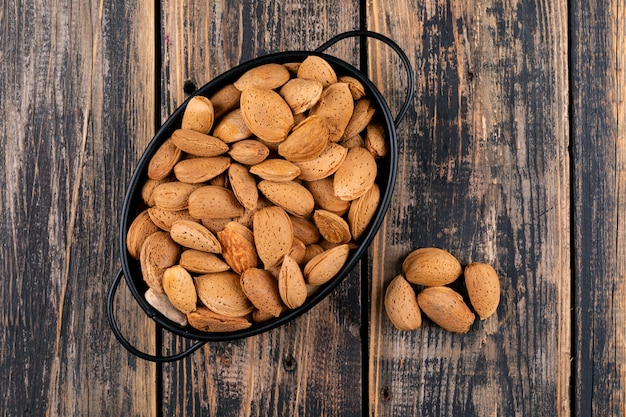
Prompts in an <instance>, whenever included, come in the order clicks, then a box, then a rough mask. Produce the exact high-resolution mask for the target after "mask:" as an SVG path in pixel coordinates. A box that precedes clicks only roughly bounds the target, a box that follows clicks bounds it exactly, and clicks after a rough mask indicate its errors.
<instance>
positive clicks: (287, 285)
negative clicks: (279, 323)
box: [278, 255, 307, 309]
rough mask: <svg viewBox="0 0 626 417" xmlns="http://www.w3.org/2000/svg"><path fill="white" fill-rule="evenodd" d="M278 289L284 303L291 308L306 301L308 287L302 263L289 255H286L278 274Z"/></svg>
mask: <svg viewBox="0 0 626 417" xmlns="http://www.w3.org/2000/svg"><path fill="white" fill-rule="evenodd" d="M278 291H279V293H280V298H281V299H282V300H283V303H285V305H286V306H287V307H289V308H291V309H295V308H298V307H300V306H301V305H302V304H304V302H305V301H306V297H307V288H306V283H305V282H304V276H303V275H302V269H300V265H298V263H297V262H296V261H295V260H294V259H293V258H292V257H291V256H289V255H287V256H285V259H284V260H283V263H282V266H281V267H280V272H279V274H278Z"/></svg>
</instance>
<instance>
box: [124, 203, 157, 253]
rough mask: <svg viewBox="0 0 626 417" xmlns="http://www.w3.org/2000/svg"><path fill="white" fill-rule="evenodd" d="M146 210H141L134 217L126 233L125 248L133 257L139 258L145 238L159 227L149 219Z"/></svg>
mask: <svg viewBox="0 0 626 417" xmlns="http://www.w3.org/2000/svg"><path fill="white" fill-rule="evenodd" d="M148 210H149V209H146V210H144V211H142V212H141V213H139V214H138V215H137V217H135V219H134V220H133V222H132V223H131V224H130V227H129V228H128V232H127V233H126V249H127V250H128V253H130V256H132V257H133V258H135V259H139V255H140V253H141V246H142V245H143V242H145V240H146V238H147V237H148V236H150V235H151V234H152V233H154V232H158V231H159V227H158V226H157V225H156V224H154V222H153V221H152V220H151V219H150V215H149V214H148Z"/></svg>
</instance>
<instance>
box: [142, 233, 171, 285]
mask: <svg viewBox="0 0 626 417" xmlns="http://www.w3.org/2000/svg"><path fill="white" fill-rule="evenodd" d="M179 256H180V246H178V245H177V244H176V242H174V241H173V240H172V238H171V237H170V235H169V234H168V233H167V232H155V233H153V234H151V235H150V236H148V237H147V238H146V240H145V241H144V242H143V245H142V246H141V253H140V254H139V261H140V265H141V274H142V276H143V280H144V281H145V282H146V284H148V286H149V287H150V288H152V289H154V290H155V291H156V292H160V293H162V292H163V272H165V270H166V269H167V268H169V267H170V266H173V265H175V264H176V263H177V262H178V258H179Z"/></svg>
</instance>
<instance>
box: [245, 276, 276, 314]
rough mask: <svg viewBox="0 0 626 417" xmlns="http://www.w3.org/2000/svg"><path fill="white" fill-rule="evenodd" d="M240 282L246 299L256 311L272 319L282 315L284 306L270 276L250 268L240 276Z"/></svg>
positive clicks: (274, 282)
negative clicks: (267, 314) (264, 313)
mask: <svg viewBox="0 0 626 417" xmlns="http://www.w3.org/2000/svg"><path fill="white" fill-rule="evenodd" d="M240 281H241V288H243V292H244V293H245V294H246V297H248V299H249V300H250V302H251V303H252V304H254V306H255V307H256V308H257V309H259V310H260V311H263V312H266V313H269V314H270V315H271V316H272V317H278V316H279V315H280V314H281V313H282V311H283V308H284V305H283V302H282V299H281V298H280V293H279V292H278V283H277V282H276V279H274V277H273V276H272V274H270V273H269V272H268V271H266V270H264V269H259V268H250V269H246V270H245V271H244V272H243V273H242V274H241V277H240Z"/></svg>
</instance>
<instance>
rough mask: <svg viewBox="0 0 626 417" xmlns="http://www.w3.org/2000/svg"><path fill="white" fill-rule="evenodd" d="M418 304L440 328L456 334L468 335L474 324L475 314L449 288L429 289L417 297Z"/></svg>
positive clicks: (461, 298) (459, 296) (457, 294)
mask: <svg viewBox="0 0 626 417" xmlns="http://www.w3.org/2000/svg"><path fill="white" fill-rule="evenodd" d="M417 304H419V307H420V309H421V311H422V313H424V314H426V316H427V317H428V318H429V319H431V320H432V321H433V322H434V323H435V324H437V325H438V326H440V327H442V328H444V329H446V330H448V331H450V332H455V333H467V332H468V331H469V329H470V327H471V326H472V324H473V323H474V319H475V316H474V313H472V312H471V310H470V309H469V307H468V306H467V305H466V304H465V302H464V301H463V297H461V295H460V294H459V293H457V292H456V291H454V290H453V289H451V288H449V287H428V288H425V289H423V290H422V291H421V292H420V293H419V294H418V295H417Z"/></svg>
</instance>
